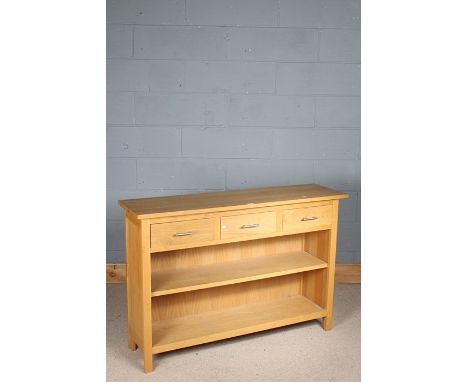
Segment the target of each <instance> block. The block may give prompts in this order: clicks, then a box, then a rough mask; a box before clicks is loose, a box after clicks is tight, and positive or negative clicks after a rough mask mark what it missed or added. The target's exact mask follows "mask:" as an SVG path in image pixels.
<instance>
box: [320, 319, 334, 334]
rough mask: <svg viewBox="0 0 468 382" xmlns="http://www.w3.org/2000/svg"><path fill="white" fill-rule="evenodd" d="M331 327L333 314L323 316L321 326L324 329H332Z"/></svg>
mask: <svg viewBox="0 0 468 382" xmlns="http://www.w3.org/2000/svg"><path fill="white" fill-rule="evenodd" d="M332 327H333V316H329V317H324V318H323V319H322V328H323V330H325V331H328V330H332Z"/></svg>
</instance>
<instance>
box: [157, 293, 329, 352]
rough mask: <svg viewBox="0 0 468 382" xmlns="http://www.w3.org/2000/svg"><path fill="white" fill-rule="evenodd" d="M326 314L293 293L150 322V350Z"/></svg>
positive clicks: (227, 335) (238, 333)
mask: <svg viewBox="0 0 468 382" xmlns="http://www.w3.org/2000/svg"><path fill="white" fill-rule="evenodd" d="M324 316H326V310H325V309H323V308H322V307H320V306H319V305H317V304H315V303H313V302H312V301H311V300H309V299H308V298H306V297H304V296H301V295H296V296H292V297H286V298H279V299H275V300H272V301H268V302H259V303H255V304H247V305H241V306H236V307H232V308H228V309H225V310H222V311H215V312H213V311H212V312H206V313H202V314H198V315H191V316H184V317H179V318H173V319H166V320H160V321H154V322H153V353H162V352H166V351H170V350H175V349H179V348H183V347H187V346H193V345H198V344H203V343H207V342H212V341H218V340H222V339H225V338H231V337H235V336H239V335H244V334H249V333H253V332H258V331H261V330H267V329H272V328H277V327H280V326H285V325H290V324H295V323H298V322H303V321H308V320H313V319H317V318H320V317H324Z"/></svg>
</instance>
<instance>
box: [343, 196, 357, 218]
mask: <svg viewBox="0 0 468 382" xmlns="http://www.w3.org/2000/svg"><path fill="white" fill-rule="evenodd" d="M341 191H342V192H346V193H347V194H349V198H348V199H341V200H340V208H339V217H340V220H341V221H352V222H354V221H356V220H357V219H356V218H357V202H358V200H357V195H358V193H357V192H355V191H343V190H341Z"/></svg>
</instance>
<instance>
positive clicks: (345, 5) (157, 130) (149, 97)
mask: <svg viewBox="0 0 468 382" xmlns="http://www.w3.org/2000/svg"><path fill="white" fill-rule="evenodd" d="M107 23H108V24H107V58H108V59H107V91H108V93H107V123H108V127H107V250H108V251H107V262H108V263H120V262H124V259H125V257H124V229H123V219H122V211H121V209H120V208H119V207H118V205H117V200H118V199H123V198H138V197H145V196H159V195H172V194H183V193H193V192H203V191H212V190H231V189H240V188H251V187H262V186H275V185H288V184H300V183H319V184H321V185H325V186H329V187H333V188H337V189H338V190H341V191H346V192H348V193H349V194H350V195H351V197H350V199H348V200H346V201H343V202H342V208H341V210H340V213H341V217H340V226H339V242H338V262H340V263H359V262H360V213H359V211H360V2H359V0H108V1H107Z"/></svg>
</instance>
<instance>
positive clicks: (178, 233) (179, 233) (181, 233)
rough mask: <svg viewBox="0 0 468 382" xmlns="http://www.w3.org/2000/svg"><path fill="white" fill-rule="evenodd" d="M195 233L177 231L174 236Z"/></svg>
mask: <svg viewBox="0 0 468 382" xmlns="http://www.w3.org/2000/svg"><path fill="white" fill-rule="evenodd" d="M190 235H193V232H176V233H175V234H174V236H190Z"/></svg>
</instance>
